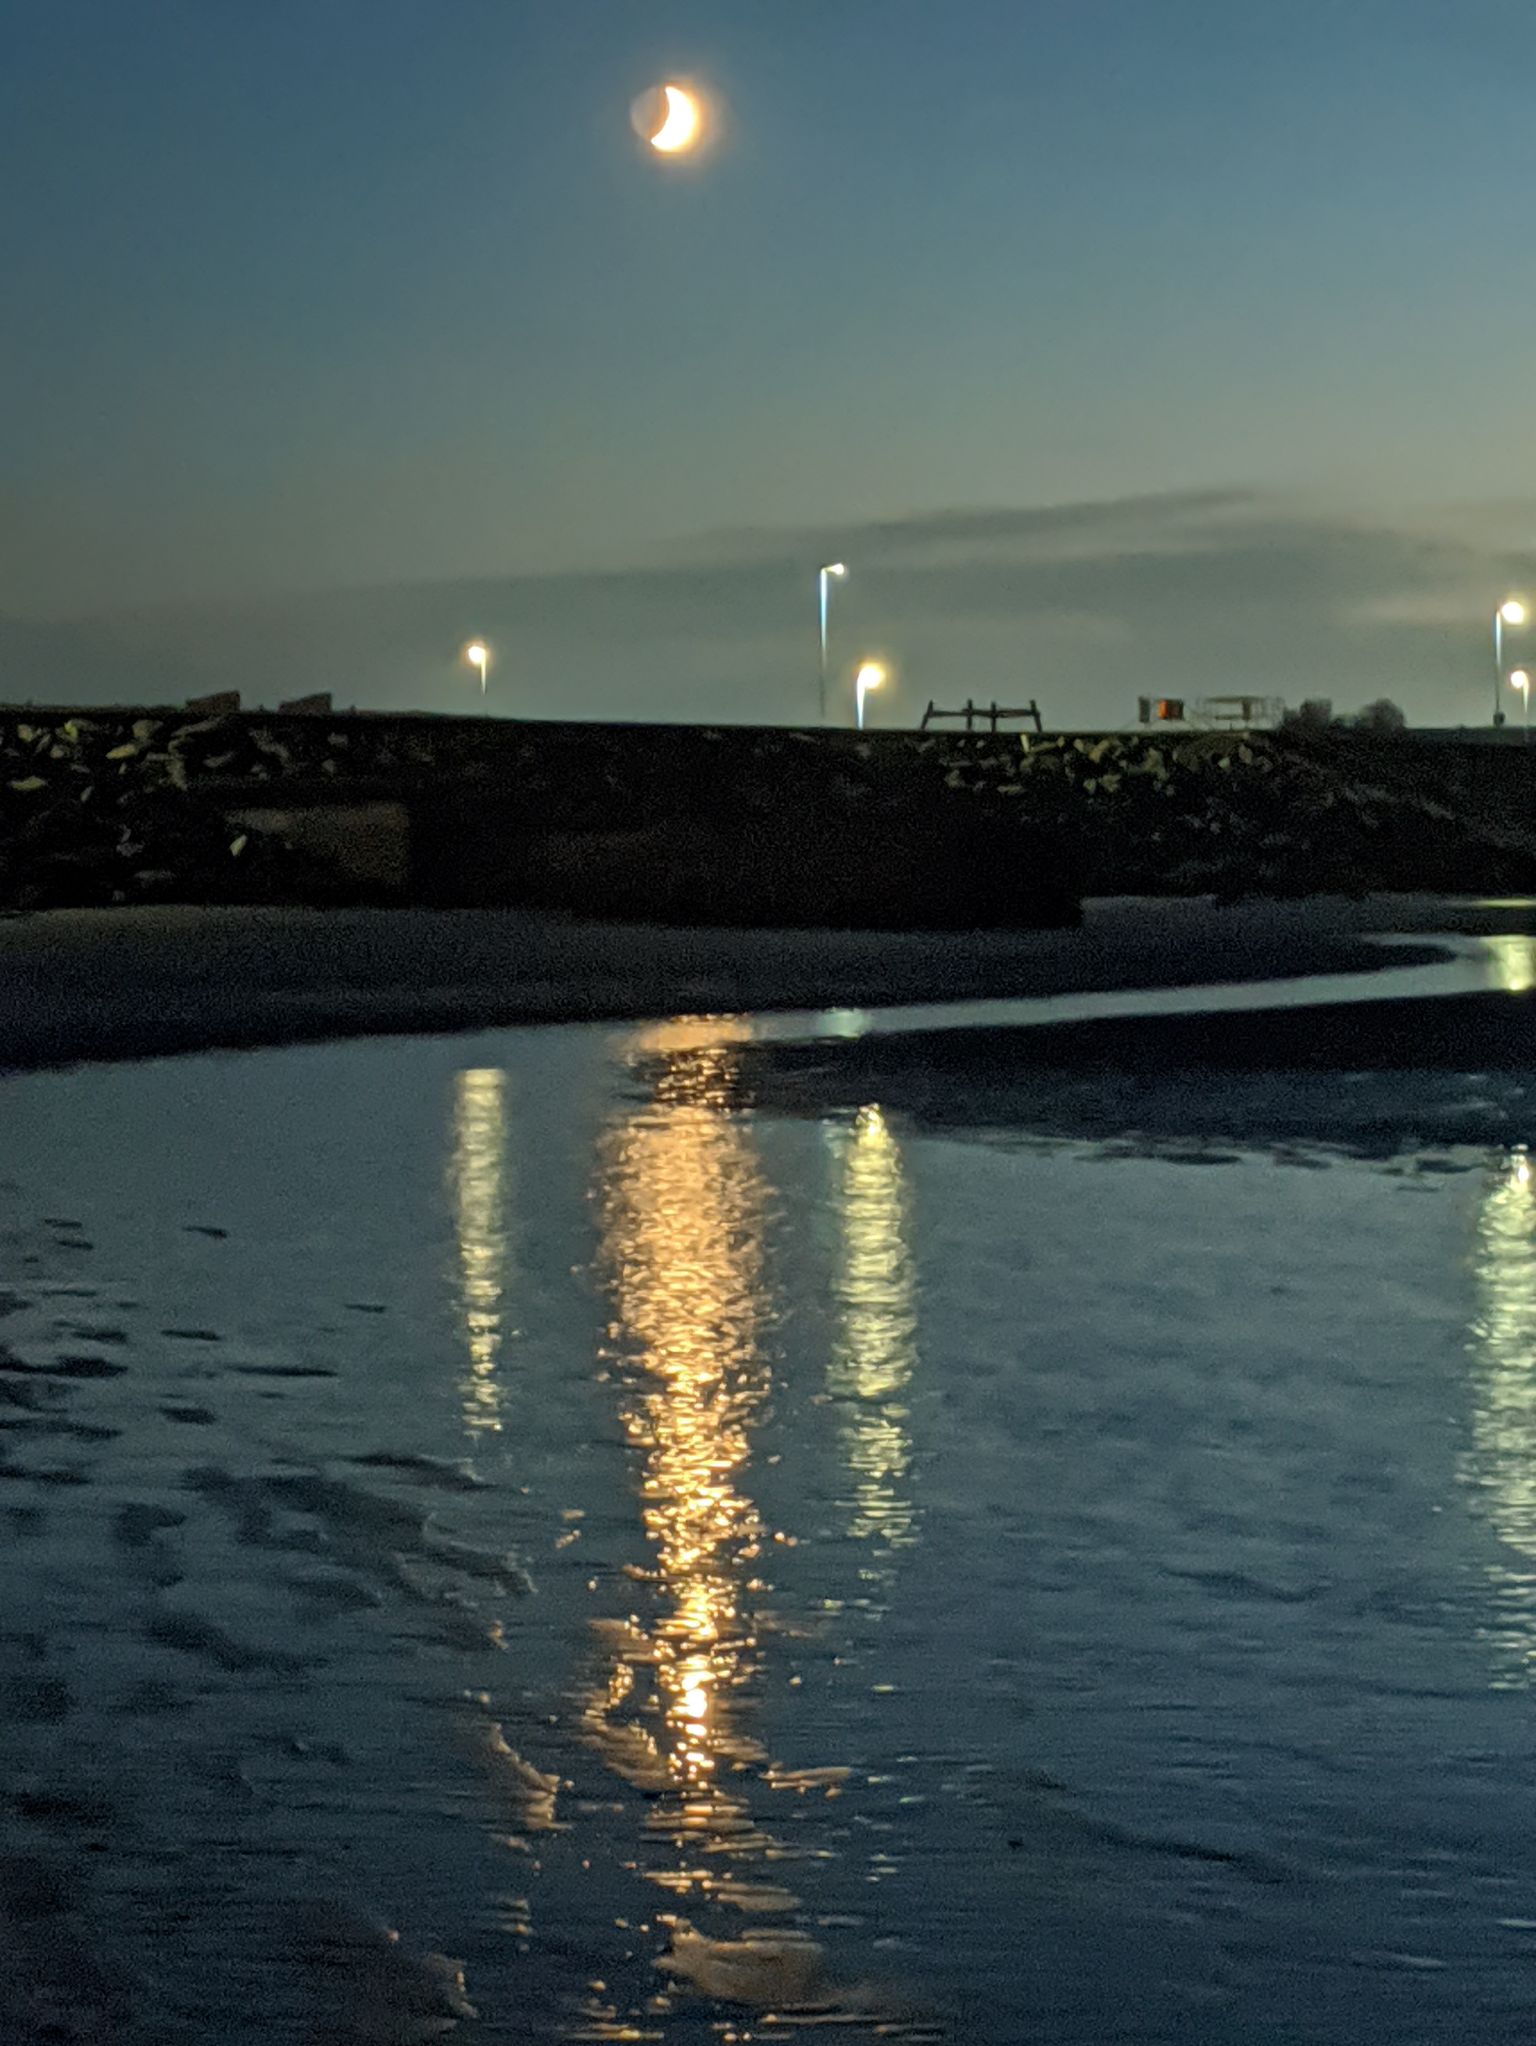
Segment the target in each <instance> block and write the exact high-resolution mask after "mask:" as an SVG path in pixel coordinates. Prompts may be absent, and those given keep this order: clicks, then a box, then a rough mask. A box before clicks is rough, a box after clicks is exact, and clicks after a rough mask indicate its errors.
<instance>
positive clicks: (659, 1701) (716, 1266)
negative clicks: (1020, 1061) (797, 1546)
mask: <svg viewBox="0 0 1536 2046" xmlns="http://www.w3.org/2000/svg"><path fill="white" fill-rule="evenodd" d="M747 1035H748V1031H747V1028H746V1026H745V1025H744V1024H742V1023H739V1022H736V1021H734V1020H732V1019H725V1018H721V1019H713V1018H712V1019H698V1020H693V1019H689V1020H683V1021H679V1022H678V1023H676V1024H673V1025H659V1026H656V1027H654V1028H651V1029H648V1030H646V1031H645V1032H643V1033H640V1034H639V1035H638V1036H637V1039H636V1040H635V1047H634V1048H635V1051H636V1052H637V1054H641V1055H645V1056H651V1057H656V1058H659V1060H660V1061H661V1063H660V1069H659V1072H658V1073H657V1075H656V1078H655V1082H654V1092H653V1100H652V1102H651V1103H650V1104H649V1105H648V1106H647V1107H645V1108H644V1109H642V1110H639V1111H637V1112H636V1113H635V1114H633V1115H631V1116H629V1117H628V1118H626V1119H625V1120H624V1121H623V1122H622V1123H621V1124H620V1125H619V1126H618V1127H617V1128H616V1129H615V1131H614V1132H613V1133H612V1135H611V1137H610V1140H609V1142H608V1144H607V1146H606V1149H605V1152H604V1156H603V1160H602V1173H601V1181H600V1186H599V1195H598V1198H599V1204H600V1214H601V1229H602V1245H603V1260H604V1264H605V1266H606V1270H607V1276H608V1282H609V1285H610V1287H611V1291H612V1296H613V1301H614V1308H615V1336H616V1341H617V1350H616V1353H615V1356H614V1358H613V1360H612V1361H613V1363H614V1365H615V1375H616V1376H617V1377H618V1378H619V1379H620V1382H621V1384H622V1387H623V1393H622V1400H621V1409H620V1411H621V1418H622V1422H623V1426H624V1430H625V1433H626V1435H627V1437H628V1440H629V1442H630V1444H631V1445H632V1447H633V1448H634V1449H635V1450H636V1451H637V1452H638V1454H639V1458H640V1499H641V1512H642V1517H643V1520H644V1524H645V1530H646V1534H647V1537H648V1539H649V1541H650V1543H651V1544H652V1547H653V1551H654V1571H653V1580H652V1591H653V1597H652V1599H651V1600H648V1601H647V1607H648V1612H649V1624H646V1623H645V1622H643V1621H642V1620H641V1618H640V1617H639V1616H638V1615H630V1616H628V1617H626V1618H623V1619H617V1620H609V1621H606V1622H601V1623H599V1626H598V1629H597V1632H598V1634H599V1638H600V1639H602V1640H603V1642H604V1646H605V1649H606V1651H607V1657H606V1664H605V1674H604V1676H603V1678H602V1681H601V1682H600V1683H599V1684H597V1685H595V1686H594V1687H593V1689H592V1690H591V1691H590V1692H589V1693H588V1695H587V1696H586V1697H585V1698H584V1699H583V1700H582V1720H583V1725H584V1728H585V1731H586V1734H587V1737H588V1738H589V1739H590V1740H591V1742H592V1744H593V1746H594V1747H595V1748H596V1749H597V1750H598V1752H599V1753H600V1754H601V1755H602V1756H603V1757H604V1759H605V1760H606V1761H607V1763H608V1764H609V1766H610V1767H612V1768H613V1769H614V1770H615V1771H616V1773H618V1774H619V1775H620V1776H621V1777H623V1778H624V1779H625V1780H626V1781H628V1782H630V1783H631V1784H633V1785H634V1786H635V1787H637V1788H639V1789H641V1790H644V1791H646V1792H648V1793H650V1794H651V1795H652V1796H653V1797H656V1798H657V1800H658V1801H657V1802H656V1803H655V1804H653V1805H652V1807H651V1809H650V1813H649V1816H648V1820H647V1830H648V1832H650V1833H651V1834H652V1836H653V1837H656V1838H661V1839H665V1840H666V1841H668V1842H669V1843H670V1845H671V1847H672V1848H673V1849H674V1850H677V1852H676V1853H675V1854H674V1856H673V1858H672V1859H671V1860H670V1861H669V1862H668V1863H667V1864H666V1865H664V1866H656V1867H651V1868H649V1869H648V1871H647V1872H648V1873H649V1874H650V1875H651V1877H652V1880H654V1881H656V1882H658V1883H659V1884H661V1885H662V1887H664V1888H665V1889H667V1890H669V1891H670V1892H671V1893H672V1894H673V1895H675V1896H678V1897H684V1896H686V1895H687V1894H688V1893H689V1892H690V1891H697V1892H699V1893H701V1894H704V1895H711V1894H722V1893H723V1892H724V1891H725V1890H726V1888H727V1882H726V1881H724V1880H722V1878H728V1877H729V1872H730V1871H729V1866H728V1862H729V1860H734V1859H737V1858H740V1857H742V1856H746V1855H761V1854H763V1853H765V1852H766V1851H768V1850H769V1849H771V1847H772V1846H773V1844H774V1843H773V1842H771V1841H770V1840H769V1839H768V1838H767V1837H766V1836H765V1835H763V1834H762V1833H761V1832H760V1831H759V1830H758V1829H757V1828H756V1826H755V1825H754V1824H753V1822H752V1820H751V1818H750V1815H749V1811H748V1805H747V1799H746V1797H745V1795H744V1794H743V1788H742V1787H737V1786H738V1785H739V1784H740V1782H741V1778H742V1777H743V1775H744V1774H745V1772H748V1771H754V1770H757V1769H758V1768H760V1766H761V1764H762V1763H763V1761H764V1760H765V1757H764V1754H763V1750H762V1749H761V1747H760V1746H759V1745H758V1743H757V1742H756V1741H755V1740H754V1739H753V1738H752V1737H751V1735H750V1734H749V1732H748V1731H747V1729H746V1726H745V1724H744V1721H745V1720H746V1718H747V1716H748V1714H749V1712H750V1708H751V1693H752V1687H753V1684H754V1681H755V1678H756V1675H757V1671H758V1665H759V1651H758V1643H757V1630H756V1619H755V1614H754V1607H753V1601H754V1600H755V1599H756V1598H757V1597H758V1596H759V1595H760V1594H762V1593H763V1592H765V1591H766V1589H767V1587H766V1585H764V1584H763V1582H762V1581H761V1579H760V1578H759V1577H758V1575H757V1568H758V1565H759V1562H760V1560H761V1557H762V1552H763V1548H764V1545H765V1541H766V1536H765V1530H764V1527H763V1523H762V1520H761V1517H760V1515H759V1513H758V1510H757V1507H756V1505H755V1504H754V1502H753V1500H752V1499H751V1497H750V1496H749V1495H748V1493H747V1492H746V1490H745V1483H744V1481H745V1477H746V1473H747V1469H748V1466H749V1462H750V1458H751V1450H752V1436H753V1431H754V1428H755V1427H756V1425H757V1423H758V1421H759V1419H760V1417H761V1414H762V1411H763V1408H764V1405H765V1403H766V1401H767V1398H768V1393H769V1387H770V1374H769V1369H768V1365H767V1362H766V1360H765V1358H764V1356H763V1353H762V1348H761V1336H762V1332H763V1329H764V1326H765V1324H766V1322H767V1321H768V1319H769V1318H770V1305H769V1300H768V1292H767V1285H766V1280H765V1275H764V1237H765V1230H766V1225H767V1220H768V1214H769V1208H770V1203H771V1199H772V1195H771V1190H770V1189H769V1187H768V1185H767V1183H766V1181H765V1179H764V1177H763V1174H762V1170H761V1166H760V1163H759V1161H758V1158H757V1155H756V1149H755V1146H754V1144H753V1141H752V1138H751V1134H750V1128H749V1126H748V1125H747V1124H746V1123H745V1122H744V1121H742V1120H741V1119H739V1118H737V1117H734V1116H732V1115H731V1114H730V1113H729V1109H728V1104H729V1099H730V1093H731V1085H730V1083H731V1079H732V1073H733V1067H734V1053H733V1050H732V1046H733V1044H734V1043H737V1042H740V1041H741V1040H742V1039H744V1038H745V1037H746V1036H747ZM733 1779H735V1780H734V1781H733ZM706 1856H708V1857H711V1858H713V1859H715V1861H716V1863H717V1866H716V1867H715V1868H711V1867H710V1866H708V1865H707V1864H706V1863H705V1861H704V1857H706ZM720 1857H726V1858H727V1865H726V1866H724V1867H721V1866H718V1863H719V1858H720ZM792 1901H793V1900H792V1899H788V1898H786V1900H785V1902H786V1906H787V1905H788V1904H789V1903H792Z"/></svg>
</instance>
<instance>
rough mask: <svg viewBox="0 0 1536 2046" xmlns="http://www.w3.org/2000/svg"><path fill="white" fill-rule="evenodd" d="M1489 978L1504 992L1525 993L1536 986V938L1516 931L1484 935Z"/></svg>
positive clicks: (1511, 993) (1512, 993)
mask: <svg viewBox="0 0 1536 2046" xmlns="http://www.w3.org/2000/svg"><path fill="white" fill-rule="evenodd" d="M1482 942H1483V945H1484V947H1485V948H1486V951H1487V954H1488V972H1489V977H1490V979H1491V980H1492V982H1493V985H1494V986H1495V987H1496V988H1500V989H1502V990H1503V992H1504V993H1505V994H1510V995H1525V994H1529V993H1530V991H1531V989H1532V988H1536V938H1529V937H1524V936H1520V935H1518V934H1513V935H1509V936H1505V937H1498V938H1484V939H1483V941H1482Z"/></svg>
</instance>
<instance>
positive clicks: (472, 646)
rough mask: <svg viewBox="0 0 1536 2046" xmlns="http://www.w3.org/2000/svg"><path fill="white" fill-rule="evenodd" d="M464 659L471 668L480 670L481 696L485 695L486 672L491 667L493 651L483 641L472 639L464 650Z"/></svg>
mask: <svg viewBox="0 0 1536 2046" xmlns="http://www.w3.org/2000/svg"><path fill="white" fill-rule="evenodd" d="M464 659H465V661H466V662H467V663H468V665H469V666H470V667H471V668H476V669H478V670H479V674H480V694H481V695H482V696H484V694H485V675H486V670H487V669H488V668H489V667H490V665H491V650H490V648H489V647H488V646H487V645H486V643H485V641H484V640H483V639H472V640H471V641H470V643H469V645H468V646H467V647H465V649H464Z"/></svg>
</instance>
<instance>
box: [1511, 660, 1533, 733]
mask: <svg viewBox="0 0 1536 2046" xmlns="http://www.w3.org/2000/svg"><path fill="white" fill-rule="evenodd" d="M1509 686H1510V688H1511V689H1518V690H1519V692H1520V694H1521V695H1522V696H1523V697H1524V698H1525V743H1526V744H1527V745H1529V744H1530V743H1531V678H1530V676H1529V675H1528V674H1527V673H1526V671H1525V669H1524V668H1511V669H1510V671H1509Z"/></svg>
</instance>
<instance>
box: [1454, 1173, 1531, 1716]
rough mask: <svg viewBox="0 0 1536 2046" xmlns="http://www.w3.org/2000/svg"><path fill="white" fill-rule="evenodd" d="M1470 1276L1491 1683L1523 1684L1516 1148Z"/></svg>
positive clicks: (1523, 1365) (1524, 1256) (1524, 1546)
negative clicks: (1492, 1547) (1487, 1534)
mask: <svg viewBox="0 0 1536 2046" xmlns="http://www.w3.org/2000/svg"><path fill="white" fill-rule="evenodd" d="M1474 1274H1475V1277H1476V1281H1477V1291H1478V1313H1477V1319H1476V1320H1475V1321H1474V1323H1473V1325H1472V1348H1473V1354H1474V1356H1475V1357H1476V1359H1477V1361H1478V1365H1479V1369H1478V1371H1477V1374H1476V1378H1475V1380H1474V1406H1473V1413H1472V1451H1471V1454H1470V1456H1469V1458H1468V1463H1467V1469H1466V1472H1465V1475H1466V1478H1467V1481H1468V1483H1469V1484H1470V1485H1471V1487H1472V1489H1473V1496H1474V1501H1475V1504H1476V1507H1477V1510H1478V1511H1479V1513H1480V1514H1481V1516H1482V1517H1483V1518H1484V1519H1486V1521H1487V1523H1488V1525H1489V1526H1490V1528H1491V1529H1492V1531H1493V1533H1494V1534H1495V1535H1496V1536H1497V1538H1498V1540H1499V1542H1500V1544H1501V1545H1502V1549H1503V1553H1502V1555H1501V1556H1499V1557H1498V1559H1497V1560H1496V1561H1494V1562H1493V1563H1491V1564H1490V1566H1489V1570H1488V1579H1489V1589H1490V1591H1491V1593H1492V1596H1493V1603H1494V1609H1495V1616H1496V1617H1495V1619H1494V1622H1493V1624H1492V1625H1491V1626H1490V1627H1488V1628H1487V1629H1486V1630H1485V1638H1486V1640H1487V1642H1488V1645H1489V1647H1490V1649H1491V1651H1492V1654H1493V1658H1494V1681H1495V1684H1496V1685H1497V1686H1499V1687H1501V1688H1512V1687H1521V1688H1523V1687H1525V1686H1527V1685H1529V1684H1530V1683H1531V1682H1532V1680H1533V1678H1536V1170H1533V1164H1532V1160H1531V1158H1530V1157H1529V1156H1528V1154H1527V1153H1526V1152H1525V1151H1524V1150H1519V1151H1516V1152H1514V1153H1513V1154H1512V1155H1511V1156H1510V1157H1509V1158H1508V1159H1506V1160H1505V1161H1503V1163H1502V1164H1501V1165H1500V1166H1499V1167H1498V1169H1497V1171H1496V1173H1495V1175H1494V1177H1493V1178H1492V1180H1491V1181H1490V1184H1489V1187H1488V1191H1487V1193H1486V1194H1485V1196H1484V1199H1483V1204H1482V1209H1481V1212H1480V1214H1479V1217H1478V1231H1477V1255H1476V1261H1475V1264H1474Z"/></svg>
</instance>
